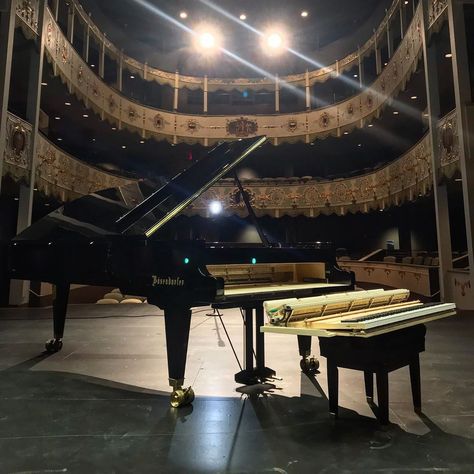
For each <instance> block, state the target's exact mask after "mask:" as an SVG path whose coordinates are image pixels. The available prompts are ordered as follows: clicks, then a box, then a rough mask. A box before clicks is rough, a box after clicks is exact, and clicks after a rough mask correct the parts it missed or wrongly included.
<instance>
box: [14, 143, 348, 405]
mask: <svg viewBox="0 0 474 474" xmlns="http://www.w3.org/2000/svg"><path fill="white" fill-rule="evenodd" d="M264 142H265V137H258V138H252V139H245V140H239V141H236V142H232V143H223V144H221V145H219V146H217V147H216V148H214V149H213V150H211V151H210V152H209V153H208V154H207V155H206V156H205V157H203V158H202V159H201V160H199V162H197V163H195V164H194V165H193V166H191V167H190V168H189V169H188V170H186V171H184V172H182V173H180V174H179V175H177V176H176V177H174V178H173V179H172V180H171V181H170V182H169V183H167V184H166V185H165V186H163V187H162V188H160V189H158V190H154V189H152V188H150V186H148V185H146V184H145V183H138V184H136V185H133V186H131V187H125V188H117V189H108V190H104V191H101V192H98V193H95V194H92V195H89V196H85V197H83V198H80V199H78V200H76V201H73V202H71V203H68V204H66V205H64V206H63V207H62V208H60V209H58V210H56V211H54V212H52V213H51V214H49V215H48V216H46V217H44V218H43V219H40V220H39V221H38V222H36V223H34V224H33V225H32V226H30V227H29V228H28V229H26V230H25V231H24V232H22V233H21V234H20V235H18V236H17V237H16V238H15V239H14V240H13V242H12V243H11V247H10V255H9V256H10V273H11V277H12V278H16V279H24V280H34V281H44V282H50V283H53V284H54V285H55V298H54V301H53V322H54V337H53V339H51V340H50V341H48V342H47V343H46V349H47V350H48V351H50V352H56V351H58V350H60V349H61V347H62V344H63V341H62V339H63V332H64V325H65V319H66V310H67V301H68V294H69V288H70V285H71V284H83V285H102V286H113V287H118V288H120V290H121V292H122V293H123V294H131V295H140V296H144V297H146V298H147V300H148V302H149V303H150V304H153V305H156V306H158V307H160V308H162V309H163V310H164V317H165V328H166V349H167V357H168V373H169V380H170V384H171V386H172V387H173V393H172V398H171V403H172V405H173V406H180V405H182V404H185V403H189V402H190V401H192V399H193V392H192V390H191V389H190V388H189V389H183V388H182V385H183V381H184V373H185V366H186V354H187V347H188V338H189V329H190V321H191V308H192V307H195V306H202V305H209V304H211V305H213V306H214V307H217V308H222V307H241V308H242V309H243V313H244V346H245V350H244V367H243V370H242V371H241V372H239V373H238V374H236V377H235V379H236V381H237V382H240V383H247V384H250V383H256V382H258V381H259V380H262V379H264V378H265V377H267V376H269V375H271V374H273V373H274V372H273V371H272V370H271V369H268V368H266V367H265V359H264V337H263V336H264V335H263V333H261V332H260V331H258V330H257V328H260V326H263V324H264V313H263V301H265V300H269V299H275V298H296V297H308V296H314V295H320V294H323V293H330V292H334V291H339V292H340V291H347V290H353V289H354V278H353V274H352V273H350V272H345V271H342V270H341V269H340V268H339V267H338V266H337V262H336V255H335V250H334V248H333V246H332V245H330V244H328V243H325V242H313V243H309V244H301V243H298V244H285V245H282V244H280V243H270V242H268V239H267V238H266V237H265V235H264V234H263V232H262V230H261V229H260V228H259V227H258V222H257V221H256V219H255V215H254V214H253V211H252V209H251V207H250V204H249V203H248V199H246V197H245V193H243V197H244V201H245V203H246V205H247V206H248V212H249V216H250V218H251V219H252V220H253V222H254V224H255V226H256V227H257V230H258V232H259V235H260V237H261V240H262V244H239V243H230V244H229V243H223V242H217V243H209V242H204V241H202V240H200V241H197V240H194V241H192V240H188V241H177V240H174V236H173V235H172V232H168V233H167V230H169V227H168V225H167V223H169V222H170V221H172V220H173V219H174V218H175V217H176V216H177V215H178V214H179V212H181V211H182V210H183V209H184V208H185V207H186V206H187V205H190V204H192V202H193V201H194V200H195V199H197V198H198V197H199V196H200V195H201V194H202V193H203V192H204V191H206V190H207V189H208V188H209V187H210V186H212V184H214V183H215V182H216V181H217V180H218V179H220V178H221V177H223V176H225V175H226V174H227V173H229V172H230V171H231V170H232V169H233V168H234V167H236V166H237V165H238V164H239V163H241V162H242V160H243V159H244V158H245V157H246V156H248V155H249V154H250V153H252V151H253V150H255V149H256V148H257V147H259V146H260V145H261V144H263V143H264ZM237 184H238V185H239V188H241V185H240V183H239V181H238V179H237ZM170 234H171V236H170ZM254 317H255V328H254V325H253V319H254ZM254 329H255V331H254ZM254 336H255V356H256V357H255V359H256V362H255V363H254V347H253V340H254Z"/></svg>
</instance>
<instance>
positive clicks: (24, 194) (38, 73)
mask: <svg viewBox="0 0 474 474" xmlns="http://www.w3.org/2000/svg"><path fill="white" fill-rule="evenodd" d="M46 7H47V0H39V1H38V31H37V36H36V39H35V45H34V51H32V54H31V59H30V73H29V75H28V78H29V83H28V92H27V98H26V120H27V121H28V122H30V123H31V138H30V143H29V149H28V155H27V157H28V164H29V179H28V183H27V184H22V185H20V196H19V201H18V220H17V233H20V232H21V231H23V230H24V229H25V228H26V227H28V226H29V225H31V217H32V211H33V199H34V187H35V177H36V154H37V147H38V139H39V131H38V125H39V112H40V102H41V78H42V75H43V58H44V34H43V32H44V23H45V14H46ZM28 292H29V282H26V281H21V280H12V282H11V285H10V304H14V305H19V304H23V303H26V302H27V301H28Z"/></svg>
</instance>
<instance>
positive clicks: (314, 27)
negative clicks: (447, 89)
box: [81, 0, 391, 76]
mask: <svg viewBox="0 0 474 474" xmlns="http://www.w3.org/2000/svg"><path fill="white" fill-rule="evenodd" d="M206 2H207V0H206ZM81 3H82V5H83V6H84V9H85V10H86V11H87V12H90V13H91V15H92V18H93V20H94V21H95V22H96V23H97V24H98V25H99V27H100V28H101V29H102V30H103V31H105V32H106V33H107V35H108V36H109V37H110V38H111V40H112V41H113V42H114V43H115V44H116V45H117V46H119V47H121V48H123V49H124V51H125V52H126V53H127V54H129V55H130V56H132V57H135V58H137V59H140V60H142V61H145V60H146V61H148V62H149V63H150V64H153V65H157V66H159V67H161V68H162V69H165V70H170V71H174V70H175V69H176V68H178V69H179V70H180V71H181V72H182V73H185V74H203V73H206V74H210V75H215V76H235V75H237V76H239V75H241V76H257V75H259V74H258V72H257V71H256V70H255V69H254V70H252V69H248V68H246V67H245V66H243V65H242V64H239V63H238V62H236V61H235V60H232V59H230V58H226V57H225V56H224V55H222V54H221V55H220V57H219V59H218V60H216V59H215V58H211V59H209V60H203V58H202V57H201V56H200V55H199V54H196V51H195V50H194V48H192V47H190V44H191V42H192V41H191V37H190V35H189V33H186V31H184V30H183V29H181V28H180V27H178V26H176V24H173V22H172V21H170V19H167V18H164V16H163V15H168V16H169V17H170V18H172V19H174V20H179V21H180V22H181V23H182V24H184V25H186V26H187V27H190V28H194V29H195V28H196V27H198V26H199V25H202V24H211V25H215V26H216V27H218V29H219V30H220V31H222V32H224V33H223V37H224V43H225V44H224V45H225V47H226V48H227V49H229V50H230V51H232V52H233V53H236V54H238V55H239V56H241V57H243V58H244V59H245V60H247V61H250V62H251V63H252V64H255V65H257V66H258V67H259V68H262V69H265V70H266V71H269V72H276V71H278V72H279V73H280V74H284V73H291V72H296V71H304V70H305V69H306V68H308V67H309V68H310V69H311V66H310V65H308V63H307V62H305V61H302V60H301V59H298V58H297V57H296V56H294V55H291V54H284V55H282V56H280V57H278V58H271V59H269V58H267V57H266V56H265V54H263V53H262V48H261V46H260V39H259V36H258V35H256V34H255V33H254V32H252V31H249V30H248V29H246V28H244V27H243V26H242V25H240V24H238V23H236V22H234V21H232V20H230V19H228V18H226V17H225V16H223V15H222V14H221V13H218V12H216V11H215V10H213V9H212V8H210V7H209V6H207V5H206V4H205V2H204V1H200V0H176V1H169V0H150V1H148V2H147V3H148V4H149V5H152V6H153V7H154V8H156V12H158V10H159V11H160V12H161V13H162V15H161V16H160V14H159V13H153V11H152V10H150V9H148V8H146V7H144V6H143V3H145V0H120V1H114V2H111V1H110V0H81ZM214 4H217V5H218V7H219V8H221V9H224V10H226V11H227V12H229V13H230V14H232V15H233V16H234V17H238V16H239V15H240V14H241V13H245V14H246V15H247V20H246V22H245V23H246V24H247V25H250V26H252V27H254V28H257V29H259V30H261V31H265V30H267V29H268V28H269V27H271V26H272V25H281V27H282V28H284V30H285V31H286V32H287V35H288V38H289V43H290V46H291V47H292V48H294V49H295V50H297V51H298V52H301V53H303V54H305V55H309V56H310V57H311V58H313V59H314V60H316V61H318V62H321V63H324V64H328V63H330V62H333V61H335V60H336V59H338V58H341V57H343V56H345V55H346V54H348V53H350V52H352V51H353V50H354V48H355V47H357V44H361V45H362V44H363V43H364V42H365V41H366V40H367V39H368V38H369V37H370V35H371V34H372V30H373V28H374V27H376V26H377V25H378V24H379V22H380V20H381V18H382V17H383V16H384V14H385V8H387V7H388V6H389V5H390V4H391V0H332V1H331V0H293V1H291V2H288V1H284V0H258V1H255V0H253V1H251V0H242V1H240V2H234V1H230V0H220V1H219V0H216V1H215V2H214ZM183 10H184V11H186V12H187V13H188V18H187V19H185V20H181V19H180V18H179V13H180V11H183ZM303 10H306V11H307V12H308V17H307V18H302V17H301V11H303ZM313 68H314V67H313Z"/></svg>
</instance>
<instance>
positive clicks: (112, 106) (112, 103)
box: [107, 94, 117, 113]
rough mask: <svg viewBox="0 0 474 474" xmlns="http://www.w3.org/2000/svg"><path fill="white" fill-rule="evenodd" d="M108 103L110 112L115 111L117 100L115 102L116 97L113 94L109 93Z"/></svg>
mask: <svg viewBox="0 0 474 474" xmlns="http://www.w3.org/2000/svg"><path fill="white" fill-rule="evenodd" d="M107 105H108V106H109V112H111V113H113V112H115V109H116V108H117V102H115V97H114V96H113V95H112V94H110V95H109V99H108V101H107Z"/></svg>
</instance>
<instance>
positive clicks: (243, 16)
mask: <svg viewBox="0 0 474 474" xmlns="http://www.w3.org/2000/svg"><path fill="white" fill-rule="evenodd" d="M239 18H240V19H241V20H242V21H245V20H246V19H247V15H246V14H245V13H241V14H240V16H239Z"/></svg>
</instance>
